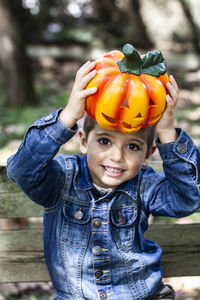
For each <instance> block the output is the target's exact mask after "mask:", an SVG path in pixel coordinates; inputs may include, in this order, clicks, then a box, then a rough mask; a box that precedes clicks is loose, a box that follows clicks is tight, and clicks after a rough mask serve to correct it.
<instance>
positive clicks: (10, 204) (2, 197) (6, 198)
mask: <svg viewBox="0 0 200 300" xmlns="http://www.w3.org/2000/svg"><path fill="white" fill-rule="evenodd" d="M42 214H43V208H42V207H41V206H39V205H37V204H35V203H33V202H32V201H30V199H28V197H27V196H26V195H25V194H24V193H23V192H22V191H21V189H20V188H19V187H18V186H17V184H15V183H14V182H12V181H11V180H9V179H8V177H7V175H6V168H5V167H1V166H0V218H29V217H41V216H42Z"/></svg>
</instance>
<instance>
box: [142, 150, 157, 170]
mask: <svg viewBox="0 0 200 300" xmlns="http://www.w3.org/2000/svg"><path fill="white" fill-rule="evenodd" d="M155 151H156V146H155V145H153V146H152V147H151V148H150V149H149V150H148V152H147V155H146V158H145V160H144V162H143V164H142V165H143V167H147V166H148V164H149V159H150V158H151V156H152V154H153V153H154V152H155Z"/></svg>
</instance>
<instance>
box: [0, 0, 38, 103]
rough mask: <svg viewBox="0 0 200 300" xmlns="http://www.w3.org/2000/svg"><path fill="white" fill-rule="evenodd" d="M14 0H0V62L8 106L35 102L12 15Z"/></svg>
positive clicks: (17, 28) (26, 64)
mask: <svg viewBox="0 0 200 300" xmlns="http://www.w3.org/2000/svg"><path fill="white" fill-rule="evenodd" d="M13 6H14V1H13V0H0V64H1V69H2V74H3V78H4V84H5V90H6V96H7V102H8V104H9V105H10V106H20V105H28V104H30V105H32V104H35V103H36V101H35V99H36V98H35V97H34V88H33V84H32V78H31V71H30V69H29V62H28V58H27V56H26V53H25V46H24V43H23V36H22V34H21V33H20V27H19V25H18V22H17V16H15V15H14V7H13Z"/></svg>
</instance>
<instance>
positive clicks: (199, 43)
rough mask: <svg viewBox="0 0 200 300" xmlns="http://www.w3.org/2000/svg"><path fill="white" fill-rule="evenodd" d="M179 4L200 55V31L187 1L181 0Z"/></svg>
mask: <svg viewBox="0 0 200 300" xmlns="http://www.w3.org/2000/svg"><path fill="white" fill-rule="evenodd" d="M179 2H180V4H181V6H182V9H183V11H184V14H185V17H186V19H187V21H188V23H189V25H190V28H191V39H192V44H193V46H194V49H195V51H196V52H197V54H200V39H199V35H200V29H199V27H198V26H197V24H196V23H195V20H194V18H193V15H192V11H191V9H190V5H189V3H188V2H187V1H186V0H179Z"/></svg>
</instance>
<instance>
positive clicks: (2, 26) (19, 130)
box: [0, 0, 200, 300]
mask: <svg viewBox="0 0 200 300" xmlns="http://www.w3.org/2000/svg"><path fill="white" fill-rule="evenodd" d="M127 42H129V43H132V44H133V45H134V46H135V47H136V48H137V49H138V51H139V52H140V53H141V54H142V53H146V52H147V51H148V50H155V49H159V50H161V51H162V53H163V56H164V57H165V59H166V62H167V66H168V73H169V74H173V75H174V76H175V78H176V80H177V82H178V85H179V88H180V94H179V98H180V100H179V105H178V108H177V126H180V127H182V128H184V129H185V130H186V131H187V132H188V133H189V134H190V135H191V136H192V138H193V140H194V141H195V143H196V145H197V146H198V147H200V1H199V0H168V1H166V0H148V1H145V0H48V1H47V0H0V165H5V164H6V160H7V158H8V156H10V155H11V154H13V153H14V152H15V151H16V149H17V148H18V146H19V145H20V143H21V141H22V139H23V136H24V134H25V131H26V129H27V128H28V126H29V125H30V124H31V123H32V122H34V121H35V120H36V119H38V118H41V117H43V116H44V115H46V114H48V113H49V112H51V111H53V110H55V109H57V108H59V107H64V106H65V105H66V103H67V100H68V96H69V93H70V90H71V88H72V85H73V80H74V77H75V74H76V71H77V70H78V68H79V67H80V66H81V65H82V64H83V63H84V62H85V61H86V60H94V59H96V58H98V57H100V56H102V55H103V54H104V53H105V52H107V51H110V50H113V49H118V50H121V49H122V47H123V45H124V44H125V43H127ZM60 152H62V153H70V152H79V144H78V139H77V137H76V136H75V137H74V138H73V139H72V140H71V141H70V142H69V143H67V144H66V145H63V146H62V148H61V150H60ZM153 159H154V160H159V156H158V154H155V156H154V158H153ZM199 221H200V220H199V217H198V215H197V216H196V215H194V216H192V217H191V218H190V219H188V218H187V220H179V222H199ZM162 222H163V220H162ZM165 222H166V221H165ZM172 280H173V283H174V284H176V290H177V293H178V297H179V298H178V299H187V300H189V299H200V296H199V290H200V279H199V278H192V279H189V278H185V279H184V278H183V279H182V281H181V279H180V278H179V279H172ZM173 283H172V284H173ZM36 291H37V293H36ZM51 297H52V296H51V287H50V285H49V284H46V283H44V284H41V285H39V286H38V284H35V285H34V284H31V285H27V284H26V285H25V286H24V285H12V284H11V285H7V286H5V285H0V299H6V300H12V299H13V300H14V299H30V300H36V299H50V298H51ZM52 299H53V298H52Z"/></svg>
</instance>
